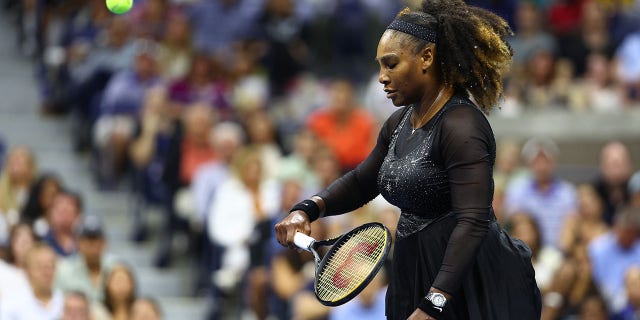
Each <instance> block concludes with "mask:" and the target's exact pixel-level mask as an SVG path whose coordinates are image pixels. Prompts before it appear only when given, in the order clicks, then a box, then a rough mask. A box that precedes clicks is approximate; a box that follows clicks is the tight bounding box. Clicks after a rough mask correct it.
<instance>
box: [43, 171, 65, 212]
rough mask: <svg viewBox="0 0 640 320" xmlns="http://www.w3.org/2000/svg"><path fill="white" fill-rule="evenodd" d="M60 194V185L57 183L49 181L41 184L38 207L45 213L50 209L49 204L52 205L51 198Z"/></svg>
mask: <svg viewBox="0 0 640 320" xmlns="http://www.w3.org/2000/svg"><path fill="white" fill-rule="evenodd" d="M58 192H60V185H59V184H58V182H57V181H55V180H53V179H50V180H47V181H45V182H44V183H43V185H42V191H40V198H39V199H38V200H39V201H40V206H42V208H43V209H44V211H45V212H46V211H47V210H48V209H49V207H51V203H53V198H55V197H56V195H57V194H58Z"/></svg>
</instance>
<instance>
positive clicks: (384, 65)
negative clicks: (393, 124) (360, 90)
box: [376, 30, 431, 106]
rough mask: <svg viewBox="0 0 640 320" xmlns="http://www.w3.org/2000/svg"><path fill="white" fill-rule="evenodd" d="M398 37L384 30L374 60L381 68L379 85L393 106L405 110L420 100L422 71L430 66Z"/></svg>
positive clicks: (423, 77) (423, 84)
mask: <svg viewBox="0 0 640 320" xmlns="http://www.w3.org/2000/svg"><path fill="white" fill-rule="evenodd" d="M399 37H401V35H400V33H399V32H398V31H393V30H387V31H385V33H384V34H383V35H382V38H380V42H379V43H378V52H377V56H376V61H378V64H379V65H380V73H379V76H378V81H379V82H380V83H382V84H383V85H384V91H385V92H386V93H387V98H389V99H391V101H392V102H393V104H394V105H395V106H406V105H409V104H412V103H416V102H419V101H420V100H421V99H422V94H423V93H424V87H425V84H426V82H425V80H426V77H425V73H423V70H426V67H429V66H431V63H430V61H428V62H425V60H424V58H423V57H420V56H419V55H416V54H414V53H413V48H412V47H411V46H407V45H406V44H405V43H404V41H401V39H400V38H399ZM403 44H404V45H403Z"/></svg>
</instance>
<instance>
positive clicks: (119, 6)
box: [107, 0, 133, 14]
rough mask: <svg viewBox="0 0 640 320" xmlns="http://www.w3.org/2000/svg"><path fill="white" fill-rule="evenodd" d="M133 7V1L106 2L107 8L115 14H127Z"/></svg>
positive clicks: (108, 0)
mask: <svg viewBox="0 0 640 320" xmlns="http://www.w3.org/2000/svg"><path fill="white" fill-rule="evenodd" d="M131 7H133V0H107V8H108V9H109V11H111V12H113V13H115V14H123V13H127V12H128V11H129V10H131Z"/></svg>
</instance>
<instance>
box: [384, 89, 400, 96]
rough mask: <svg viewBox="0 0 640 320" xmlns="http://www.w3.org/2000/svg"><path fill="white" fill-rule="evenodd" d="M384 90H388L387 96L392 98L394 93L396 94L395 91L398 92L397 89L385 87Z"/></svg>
mask: <svg viewBox="0 0 640 320" xmlns="http://www.w3.org/2000/svg"><path fill="white" fill-rule="evenodd" d="M384 92H386V93H387V98H391V97H392V96H393V95H395V93H396V92H397V90H392V89H384Z"/></svg>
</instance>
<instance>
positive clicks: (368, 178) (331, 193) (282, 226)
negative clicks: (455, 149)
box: [275, 108, 406, 248]
mask: <svg viewBox="0 0 640 320" xmlns="http://www.w3.org/2000/svg"><path fill="white" fill-rule="evenodd" d="M405 109H406V108H403V109H400V110H398V111H396V112H394V113H393V114H392V115H391V117H389V119H387V121H386V122H385V123H384V125H383V126H382V129H381V130H380V134H379V135H378V142H377V143H376V146H375V147H374V148H373V151H371V153H370V154H369V156H368V157H367V159H365V160H364V161H363V162H362V163H360V164H359V165H358V167H356V168H355V169H354V170H352V171H350V172H349V173H347V174H345V175H344V176H342V177H340V178H339V179H338V180H336V181H334V182H333V183H332V184H331V185H330V186H329V187H328V188H327V189H325V190H323V191H321V192H320V193H318V194H317V195H315V196H313V197H311V198H310V200H311V201H313V202H315V204H316V205H317V206H318V210H295V211H292V212H291V214H289V215H288V216H287V217H285V218H284V219H283V220H282V221H280V222H279V223H278V224H276V226H275V229H276V237H277V239H278V242H279V243H281V244H282V245H285V246H288V247H291V248H293V246H294V245H293V236H294V235H295V233H296V232H303V233H305V234H309V233H310V232H311V227H310V223H311V222H313V221H315V220H316V219H318V218H320V217H324V216H332V215H338V214H343V213H346V212H350V211H353V210H355V209H357V208H359V207H361V206H363V205H365V204H366V203H367V202H369V201H371V200H372V199H373V198H375V197H376V196H377V195H378V193H379V192H378V185H377V178H378V171H379V170H380V166H381V165H382V161H384V158H385V156H386V155H387V150H388V148H389V142H390V140H391V136H392V134H393V130H395V128H396V126H397V125H398V123H399V122H400V120H401V119H402V116H403V114H404V110H405Z"/></svg>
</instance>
